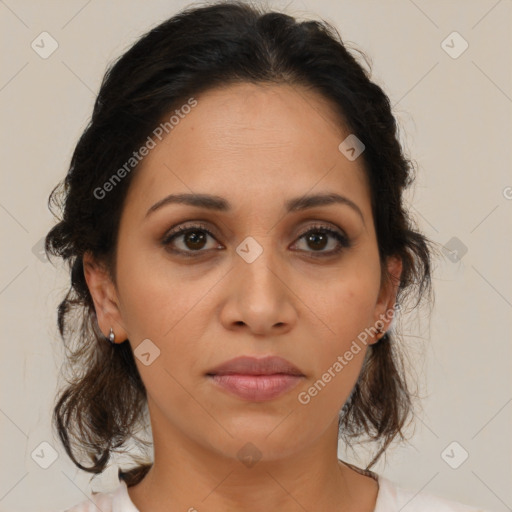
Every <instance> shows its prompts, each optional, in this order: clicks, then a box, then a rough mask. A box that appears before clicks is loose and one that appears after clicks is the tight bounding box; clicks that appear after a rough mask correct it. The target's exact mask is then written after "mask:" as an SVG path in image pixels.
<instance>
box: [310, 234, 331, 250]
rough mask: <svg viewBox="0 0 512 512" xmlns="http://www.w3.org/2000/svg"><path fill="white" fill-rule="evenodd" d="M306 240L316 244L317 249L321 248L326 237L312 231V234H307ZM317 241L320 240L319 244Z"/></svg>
mask: <svg viewBox="0 0 512 512" xmlns="http://www.w3.org/2000/svg"><path fill="white" fill-rule="evenodd" d="M308 241H309V242H313V244H314V245H315V244H316V245H317V247H316V248H317V249H323V248H324V247H325V244H326V242H327V237H326V236H324V235H323V234H319V233H314V234H311V235H309V237H308ZM319 241H320V245H318V242H319ZM322 242H323V243H322Z"/></svg>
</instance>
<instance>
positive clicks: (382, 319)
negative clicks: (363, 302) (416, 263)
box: [370, 256, 402, 344]
mask: <svg viewBox="0 0 512 512" xmlns="http://www.w3.org/2000/svg"><path fill="white" fill-rule="evenodd" d="M385 270H387V274H388V275H387V276H386V271H385ZM385 270H384V273H383V282H382V285H381V288H380V291H379V296H378V298H377V303H376V305H375V313H374V319H373V320H374V321H373V327H374V328H375V329H378V328H381V334H380V335H379V334H376V336H375V337H374V338H373V339H372V341H371V342H370V344H373V343H377V341H379V339H380V338H382V336H384V333H385V332H386V331H387V330H388V329H389V327H390V324H391V322H392V320H393V317H394V314H395V304H396V295H397V293H398V288H399V286H400V276H401V275H402V259H401V258H400V257H398V256H389V257H388V258H387V261H386V269H385ZM384 277H385V279H384Z"/></svg>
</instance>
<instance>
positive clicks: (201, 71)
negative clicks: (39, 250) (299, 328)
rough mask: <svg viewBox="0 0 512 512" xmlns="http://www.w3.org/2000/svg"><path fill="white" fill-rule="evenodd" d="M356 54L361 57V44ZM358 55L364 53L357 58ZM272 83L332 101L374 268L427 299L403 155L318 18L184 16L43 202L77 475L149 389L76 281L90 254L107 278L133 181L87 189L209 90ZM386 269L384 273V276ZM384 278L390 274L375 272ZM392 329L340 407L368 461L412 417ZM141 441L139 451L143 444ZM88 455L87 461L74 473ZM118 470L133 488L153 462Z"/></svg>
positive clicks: (85, 137)
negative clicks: (359, 175) (363, 207)
mask: <svg viewBox="0 0 512 512" xmlns="http://www.w3.org/2000/svg"><path fill="white" fill-rule="evenodd" d="M357 51H358V50H357ZM360 53H361V55H362V56H363V57H364V58H365V61H366V63H367V64H368V62H367V59H366V57H365V56H364V54H363V53H362V52H360ZM237 82H238V83H240V82H250V83H254V84H263V83H275V84H289V85H291V86H294V87H295V86H299V87H303V88H307V89H309V90H313V91H316V92H317V93H319V94H320V95H322V96H323V97H324V98H326V99H327V100H329V101H330V103H331V104H332V105H333V106H334V108H335V109H336V110H337V113H338V114H339V119H340V124H343V125H344V127H345V128H347V129H349V130H350V133H352V134H355V135H356V136H357V138H358V139H360V140H361V141H362V142H363V143H364V145H365V150H364V152H363V154H362V155H361V157H360V158H362V159H363V163H364V167H365V171H366V173H367V177H368V180H369V184H370V189H371V204H372V213H373V217H374V222H375V227H376V233H377V242H378V247H379V255H380V259H381V264H382V268H383V269H385V266H384V262H385V260H386V258H387V257H388V256H392V255H396V256H399V257H400V258H401V259H402V264H403V270H402V276H401V281H400V286H399V290H398V296H397V301H398V302H399V303H401V304H403V303H404V299H405V298H406V297H408V298H411V297H412V298H414V297H416V299H417V300H416V302H415V304H414V307H416V306H418V305H419V303H420V300H422V298H424V297H425V296H426V295H431V275H430V273H431V249H430V247H429V245H430V241H429V240H428V239H427V238H426V237H424V236H423V235H422V234H420V233H419V232H418V230H417V229H415V228H414V225H413V222H412V220H411V218H410V217H409V215H408V213H407V212H406V210H405V208H404V203H403V198H402V192H403V190H404V189H405V188H406V187H407V186H408V185H409V184H410V183H412V181H413V170H414V166H413V165H412V162H411V160H409V159H408V158H406V157H405V155H404V152H403V149H402V147H401V145H400V143H399V141H398V127H397V124H396V122H395V118H394V116H393V114H392V112H391V105H390V101H389V99H388V97H387V96H386V94H385V93H384V92H383V90H382V89H381V88H380V87H379V86H378V85H376V84H375V83H374V82H372V81H371V80H370V71H367V70H366V69H365V68H364V67H363V65H362V64H360V63H359V61H358V60H357V59H356V57H355V56H354V55H353V54H352V53H350V52H349V50H348V49H347V47H346V45H345V44H344V43H343V41H342V39H341V37H340V35H339V34H338V32H337V30H336V29H335V28H333V27H332V26H331V25H330V24H328V23H327V22H325V21H313V20H309V21H298V20H296V19H295V18H293V17H291V16H289V15H286V14H284V13H279V12H273V11H269V10H267V9H264V8H263V7H261V5H260V6H253V5H250V4H248V3H242V2H236V1H233V2H220V3H219V2H218V3H215V4H211V5H207V6H195V7H192V8H188V9H187V10H185V11H182V12H180V13H178V14H177V15H175V16H173V17H172V18H170V19H168V20H167V21H165V22H163V23H161V24H160V25H158V26H157V27H156V28H154V29H152V30H151V31H149V32H148V33H147V34H145V35H144V36H143V37H141V38H140V39H139V40H138V41H137V42H136V44H134V45H133V46H132V47H131V48H130V49H129V50H128V51H127V52H126V53H124V55H122V56H121V57H120V58H119V59H118V60H117V62H115V63H114V64H113V65H112V66H111V67H110V68H109V69H108V71H107V72H106V74H105V77H104V79H103V82H102V85H101V88H100V91H99V93H98V96H97V99H96V102H95V105H94V110H93V113H92V118H91V120H90V122H89V124H88V126H87V127H86V129H85V131H84V133H83V134H82V136H81V137H80V140H79V141H78V143H77V146H76V148H75V150H74V153H73V156H72V159H71V163H70V167H69V170H68V173H67V175H66V177H65V179H64V180H63V181H62V182H61V183H59V185H57V186H56V187H55V188H54V190H53V191H52V193H51V195H50V198H49V207H50V210H52V212H53V210H54V207H55V206H57V207H58V208H59V210H60V213H59V214H55V215H56V217H58V220H59V222H58V223H57V224H56V225H55V226H54V227H53V228H52V229H51V230H50V231H49V233H48V234H47V236H46V246H45V247H46V252H47V254H50V255H53V256H59V257H61V258H63V259H64V260H65V261H66V262H67V263H68V265H69V269H70V274H71V286H70V289H69V291H68V292H67V294H66V296H65V298H64V299H63V301H62V302H61V303H60V305H59V307H58V327H59V331H60V334H61V337H62V339H63V341H64V345H65V348H66V356H67V359H66V360H67V363H68V368H70V369H71V370H72V376H71V378H70V379H68V382H67V387H65V388H64V389H63V390H61V393H60V395H59V396H58V397H57V399H56V403H55V408H54V411H53V422H54V423H53V425H54V427H55V428H56V429H57V431H58V434H59V436H60V439H61V441H62V443H63V445H64V447H65V450H66V452H67V453H68V455H69V457H70V458H71V459H72V460H73V462H74V463H75V464H76V465H77V466H78V467H79V468H81V469H83V470H85V471H89V472H91V473H101V472H102V471H103V470H104V469H105V467H106V465H107V463H108V461H109V458H110V456H111V455H112V454H113V452H115V451H121V449H122V448H123V447H125V445H126V443H127V441H129V440H133V439H136V436H135V431H136V428H137V427H138V426H143V425H144V424H145V423H144V421H147V417H146V414H145V413H147V410H146V405H147V403H146V398H147V397H146V390H145V387H144V384H143V382H142V380H141V378H140V375H139V373H138V370H137V367H136V365H135V361H134V357H133V354H132V351H131V347H130V344H129V343H126V342H125V343H122V344H118V345H111V344H110V343H109V342H108V341H106V340H105V337H104V336H103V334H102V333H101V332H100V330H99V327H98V325H97V320H96V314H95V310H94V305H93V302H92V299H91V295H90V293H89V290H88V287H87V285H86V281H85V278H84V272H83V266H82V258H83V255H84V253H85V252H86V251H90V252H91V253H92V254H93V256H94V257H95V258H96V259H97V260H98V261H101V262H103V263H104V264H105V265H106V267H107V269H108V270H109V271H110V275H111V276H112V279H113V282H115V275H116V272H115V262H116V242H117V235H118V227H119V220H120V215H121V212H122V208H123V201H124V199H125V197H126V193H127V190H128V187H129V186H130V183H131V179H132V177H133V175H134V173H135V172H136V171H137V167H134V169H133V171H131V172H130V173H128V174H127V175H126V176H125V177H124V178H123V179H122V180H120V181H119V183H117V184H116V185H115V190H113V191H112V192H110V193H109V196H108V199H102V198H101V197H98V194H97V193H95V191H97V190H98V187H101V185H102V184H104V183H106V182H107V181H108V180H109V179H110V178H111V177H112V175H113V174H114V173H115V172H116V170H118V169H119V168H120V167H121V166H122V165H123V164H124V163H125V162H127V161H128V160H129V158H130V157H131V156H132V154H133V152H134V151H135V150H136V149H137V148H139V147H140V146H141V145H142V144H143V143H144V141H145V140H146V139H147V137H148V136H149V135H150V134H151V133H153V130H154V129H155V127H156V126H158V125H159V123H160V121H161V119H162V117H163V116H164V115H167V114H169V113H170V112H171V111H172V110H173V109H175V108H176V107H177V106H179V105H180V104H182V102H183V100H184V98H190V97H191V96H192V95H194V96H197V95H199V94H200V93H201V92H204V91H208V90H209V89H211V88H213V87H219V86H223V85H227V84H232V83H237ZM383 272H384V270H383ZM383 278H384V279H390V278H391V276H388V275H385V274H384V273H383ZM396 342H397V337H396V332H393V333H389V332H388V333H387V334H386V335H385V336H384V338H382V339H381V340H380V341H379V342H378V343H376V344H374V345H370V346H369V348H368V351H367V354H366V359H365V361H364V363H363V367H362V370H361V373H360V377H359V379H358V381H357V384H356V385H355V387H354V389H353V391H352V393H351V395H350V397H349V399H348V400H347V402H346V403H345V405H344V407H343V409H342V410H341V411H340V418H339V435H340V438H342V439H343V440H344V441H345V442H346V443H347V445H349V446H350V445H351V443H352V442H353V441H354V440H356V439H358V438H361V437H362V436H366V437H367V440H369V441H374V442H376V443H378V445H379V448H378V451H377V453H376V455H375V457H374V458H373V460H372V462H371V463H370V464H369V465H368V466H367V468H369V467H371V466H372V465H373V464H374V463H375V462H376V461H377V459H378V458H379V457H380V455H381V454H382V453H383V452H384V450H385V449H386V447H387V446H388V445H389V443H390V442H391V441H392V440H393V439H394V438H395V437H397V436H399V438H401V439H402V440H405V437H404V432H403V428H404V425H405V424H406V420H407V418H408V416H409V414H410V413H411V412H412V405H413V402H412V397H413V394H412V392H411V391H410V386H409V385H408V383H407V379H406V374H405V372H404V365H403V361H402V351H401V350H398V348H397V345H396ZM146 446H147V443H146ZM74 450H82V451H83V452H84V453H85V454H86V456H87V458H88V460H90V461H91V464H90V465H82V463H80V462H79V457H76V455H75V453H74ZM142 462H143V463H142V464H140V465H139V466H137V467H136V468H135V469H132V470H131V471H128V472H125V473H122V472H121V471H120V475H121V477H122V478H124V479H125V480H126V482H127V483H128V485H134V484H136V483H137V482H139V481H140V480H141V479H142V478H143V477H144V475H145V474H146V473H147V471H148V469H149V468H150V466H151V462H150V461H149V460H146V461H142Z"/></svg>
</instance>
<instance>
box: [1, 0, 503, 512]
mask: <svg viewBox="0 0 512 512" xmlns="http://www.w3.org/2000/svg"><path fill="white" fill-rule="evenodd" d="M270 3H271V4H272V5H274V6H275V7H276V8H284V7H285V6H286V5H287V4H288V8H287V10H288V12H289V13H290V14H295V15H298V16H304V17H309V16H320V17H324V18H325V19H327V20H328V21H331V22H332V23H334V24H335V26H336V27H337V28H338V29H339V31H340V33H341V35H342V37H343V38H344V40H345V41H350V42H354V43H355V44H357V45H358V46H359V47H360V48H361V49H363V50H364V51H365V52H366V53H367V54H368V55H369V56H370V57H371V58H372V61H373V70H374V75H373V77H374V80H376V81H377V82H378V83H379V84H380V85H382V86H383V87H384V88H385V90H386V91H387V92H388V94H389V96H390V98H391V100H392V103H393V105H394V111H395V113H396V115H397V117H398V120H399V123H400V126H401V136H402V140H403V142H404V144H405V145H406V149H407V150H408V151H409V152H410V153H411V154H412V157H413V158H414V159H415V160H416V162H417V164H418V166H419V174H418V179H417V183H416V187H415V190H414V193H411V194H410V195H409V201H410V202H411V203H412V205H411V208H412V209H413V212H414V217H415V218H416V219H417V221H418V223H419V225H420V227H421V228H422V229H423V230H424V232H425V233H426V234H427V235H428V236H429V237H430V238H432V239H433V240H435V241H436V242H438V243H439V244H440V245H444V244H447V242H448V241H449V240H450V239H451V238H452V237H456V239H457V240H456V241H455V243H457V244H459V245H460V244H464V246H466V247H467V253H466V254H464V255H463V257H462V258H461V259H459V260H458V261H455V262H453V261H450V259H449V258H447V257H445V258H444V259H443V260H439V261H437V263H436V268H435V278H434V287H435V291H436V302H435V307H434V311H433V313H432V317H431V320H430V321H428V317H427V313H428V312H424V313H423V314H419V315H415V316H413V317H411V318H410V319H408V320H406V329H405V330H406V332H407V337H406V345H407V347H408V349H409V352H410V355H411V359H412V360H413V361H416V363H415V364H416V371H417V373H418V379H419V382H420V384H421V386H422V389H423V393H424V395H425V399H424V401H423V411H418V416H417V418H416V429H415V432H414V436H413V437H412V439H411V443H410V445H409V446H405V447H402V448H395V449H393V450H391V451H390V452H389V455H388V457H387V464H385V463H384V462H385V461H384V460H382V461H381V462H379V464H378V465H377V466H376V467H375V468H374V469H375V470H376V471H378V472H381V473H383V474H384V475H385V476H387V477H388V478H391V479H393V480H395V481H396V482H398V483H400V485H402V486H404V487H410V488H412V489H414V490H417V491H419V490H424V491H427V492H430V493H434V494H438V495H441V496H446V497H448V498H450V499H454V500H457V501H462V502H465V503H470V504H474V505H480V506H481V507H483V508H485V509H487V510H494V511H506V510H511V507H512V486H511V485H510V483H511V482H512V468H511V459H512V457H511V454H512V442H511V435H510V433H511V431H512V429H511V425H512V386H511V377H510V375H511V359H512V358H511V348H510V347H511V343H510V341H511V331H512V321H511V320H512V315H511V311H512V285H511V282H512V280H511V277H512V270H511V269H512V267H511V265H510V256H509V255H510V253H511V252H512V242H511V233H512V229H511V228H512V188H511V187H512V174H511V172H510V169H511V149H510V148H511V146H512V144H511V142H512V130H511V124H512V123H511V111H512V91H511V89H512V87H511V82H512V80H511V62H512V59H511V55H510V53H511V52H510V49H511V48H512V41H511V33H512V30H511V29H512V26H511V25H512V23H511V13H512V2H511V1H510V0H501V1H496V0H473V1H463V0H458V1H455V0H451V1H450V2H446V1H442V0H436V1H426V0H425V1H420V0H415V1H412V0H397V1H391V0H387V1H369V0H365V1H361V0H358V1H355V0H351V1H348V0H347V1H334V0H331V1H329V0H318V1H313V0H302V1H301V0H295V1H292V2H289V1H287V2H284V1H283V2H281V1H275V2H270ZM186 5H189V2H182V1H171V0H167V1H156V0H151V1H144V2H143V1H142V0H139V1H135V0H130V1H121V0H117V1H110V2H106V1H101V0H92V1H89V2H88V1H86V0H76V1H69V0H68V1H60V2H56V1H43V2H40V1H36V0H32V1H27V0H2V1H0V20H1V21H0V23H1V26H0V34H1V37H2V48H3V51H2V64H1V68H0V109H1V112H2V132H1V138H2V155H1V160H0V161H1V167H2V174H1V175H2V178H1V179H2V181H1V188H0V226H1V230H2V231H1V239H2V248H3V249H2V264H1V266H0V308H1V309H0V311H1V320H2V336H1V353H2V357H1V360H0V364H1V366H0V375H1V385H0V393H1V394H0V460H1V466H0V511H1V512H5V511H9V512H17V511H29V510H30V511H34V510H36V509H37V510H38V511H55V512H56V511H58V510H63V509H64V508H65V507H67V506H70V505H71V504H74V503H76V502H78V501H81V500H83V499H85V495H84V493H86V492H88V491H89V484H88V481H89V478H90V475H89V474H87V473H84V472H82V471H78V470H77V469H76V468H75V467H74V466H73V465H72V464H71V462H70V461H69V460H68V459H67V456H66V455H65V453H64V450H63V448H62V447H61V446H60V444H59V443H58V441H57V438H56V436H55V435H54V434H53V433H52V432H51V429H50V414H51V406H52V402H53V397H54V392H55V386H56V384H57V373H58V368H59V366H60V365H61V362H62V359H61V348H60V347H61V342H60V340H59V338H58V336H57V331H56V325H55V321H56V306H57V303H58V302H59V300H60V299H61V297H62V295H63V294H64V292H65V290H66V289H67V274H66V273H65V272H64V271H63V270H62V269H60V270H58V269H55V268H54V267H52V265H51V264H50V263H48V262H45V261H44V259H40V258H39V257H38V256H37V247H38V244H39V243H40V240H41V238H42V237H43V236H44V234H45V233H46V232H47V230H48V229H49V228H50V227H51V226H52V224H53V218H52V216H51V215H50V213H49V211H48V209H47V206H46V201H47V197H48V194H49V192H50V190H51V188H52V187H53V186H54V185H55V184H56V183H57V181H58V180H60V179H61V178H63V177H64V175H65V173H66V171H67V165H68V163H69V159H70V156H71V153H72V151H73V148H74V145H75V143H76V142H77V139H78V137H79V135H80V134H81V132H82V130H83V129H84V127H85V125H86V123H87V120H88V118H89V116H90V113H91V110H92V104H93V101H94V96H95V94H96V92H97V90H98V87H99V84H100V81H101V79H102V76H103V73H104V71H105V68H106V66H107V64H108V63H109V62H110V61H111V60H112V59H114V58H115V57H117V56H118V55H119V54H121V53H122V52H123V51H124V50H125V49H126V48H127V47H128V46H129V45H130V44H131V43H132V42H133V41H134V39H135V38H136V37H137V36H139V35H140V34H142V33H143V32H145V31H146V30H148V29H149V28H150V27H153V26H154V25H156V24H158V23H159V22H160V21H162V20H164V19H165V18H167V17H169V16H170V15H172V14H174V13H176V12H177V11H178V10H179V9H181V8H182V7H184V6H186ZM43 31H46V32H48V33H50V34H51V36H52V37H53V38H54V39H55V40H56V41H57V42H58V49H57V50H56V51H55V52H54V53H53V54H52V55H51V56H50V57H48V58H47V59H42V58H41V57H40V56H39V55H38V54H37V53H36V52H35V51H34V50H33V49H32V48H31V43H32V41H33V40H34V39H36V37H37V36H38V35H39V34H40V33H41V32H43ZM453 31H457V32H458V33H459V34H460V35H461V36H462V38H463V39H464V40H465V41H467V43H468V44H469V47H468V48H467V50H466V51H465V52H464V53H462V54H461V55H460V56H459V57H458V58H452V57H451V56H450V55H449V54H448V53H446V51H445V50H444V49H443V46H442V42H443V40H445V39H446V38H447V36H448V35H449V34H451V33H452V32H453ZM452 40H453V41H454V42H453V43H451V42H450V39H448V44H450V45H451V46H453V48H452V49H451V50H450V51H452V52H454V51H457V50H458V49H460V48H461V46H460V45H461V43H462V40H457V39H453V36H452ZM507 187H508V188H507ZM454 441H456V442H457V443H458V445H457V446H456V448H455V450H454V451H453V452H451V451H450V450H448V453H449V455H451V458H449V460H451V461H453V460H455V461H457V460H460V459H459V457H460V456H461V455H460V454H461V450H462V449H464V450H465V451H467V452H468V454H469V457H468V459H467V460H466V461H465V462H464V463H463V464H462V465H460V466H459V467H458V469H452V467H450V466H449V465H448V464H447V462H445V460H444V459H443V457H442V454H443V452H444V450H445V448H447V447H448V446H449V445H450V444H451V443H452V442H454ZM43 442H46V443H49V445H51V447H53V449H54V450H55V451H56V455H57V459H56V460H55V462H53V464H51V465H50V466H49V467H48V468H47V469H43V468H42V467H40V465H39V464H38V463H37V462H36V461H38V462H39V461H41V460H43V459H45V458H46V459H45V460H46V461H48V460H50V459H49V457H50V454H51V453H52V448H50V447H48V446H47V445H43V446H42V447H41V446H40V444H41V443H43ZM459 445H460V447H459ZM34 451H35V454H38V453H39V454H44V457H43V456H42V455H40V457H39V459H38V457H37V456H36V455H35V454H34ZM360 453H361V457H360V459H359V460H356V459H355V458H353V457H352V456H349V455H345V454H344V453H343V447H341V446H340V457H342V458H345V460H353V461H356V462H359V463H360V464H361V465H363V464H364V463H365V456H364V452H363V451H361V452H360ZM351 457H352V458H351ZM447 460H448V459H447ZM452 464H453V462H452ZM113 469H115V468H113ZM113 477H115V473H113V472H112V471H110V472H107V473H106V475H105V477H104V478H102V479H101V480H100V483H101V485H103V486H104V488H105V489H106V488H109V487H111V486H112V485H113V483H114V479H113ZM406 510H407V508H405V509H404V511H406Z"/></svg>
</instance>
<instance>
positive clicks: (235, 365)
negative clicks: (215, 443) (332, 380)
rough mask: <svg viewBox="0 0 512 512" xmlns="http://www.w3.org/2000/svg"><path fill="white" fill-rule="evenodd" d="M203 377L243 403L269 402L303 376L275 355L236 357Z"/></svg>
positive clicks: (291, 387) (291, 365)
mask: <svg viewBox="0 0 512 512" xmlns="http://www.w3.org/2000/svg"><path fill="white" fill-rule="evenodd" d="M206 376H207V377H208V378H209V379H210V380H211V382H212V383H213V384H214V385H216V386H218V387H219V388H220V389H222V390H224V391H227V392H228V393H230V394H232V395H235V396H237V397H239V398H241V399H243V400H249V401H254V402H262V401H267V400H273V399H275V398H277V397H279V396H281V395H283V394H285V393H286V392H288V391H290V390H291V389H293V388H294V387H295V386H297V385H298V384H299V382H300V381H301V380H302V379H304V378H305V375H304V374H303V373H302V372H301V371H300V370H299V369H298V368H297V367H296V366H294V365H293V364H292V363H290V362H289V361H287V360H286V359H283V358H281V357H276V356H267V357H264V358H255V357H247V356H242V357H237V358H235V359H231V360H230V361H227V362H225V363H223V364H221V365H219V366H217V367H216V368H214V369H213V370H210V371H209V372H208V373H207V374H206Z"/></svg>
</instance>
